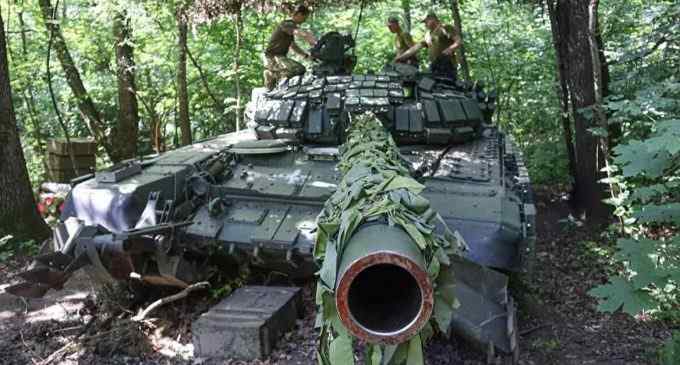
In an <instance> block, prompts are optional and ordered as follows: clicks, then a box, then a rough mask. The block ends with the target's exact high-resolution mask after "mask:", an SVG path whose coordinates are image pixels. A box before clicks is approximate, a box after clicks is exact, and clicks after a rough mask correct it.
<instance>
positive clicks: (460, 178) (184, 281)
mask: <svg viewBox="0 0 680 365" xmlns="http://www.w3.org/2000/svg"><path fill="white" fill-rule="evenodd" d="M353 46H354V41H353V39H352V37H351V36H348V35H341V34H339V33H335V32H331V33H328V34H326V35H325V36H324V37H322V38H321V39H320V41H319V42H318V43H317V45H316V47H315V48H314V49H312V52H311V54H313V55H314V56H315V57H316V59H317V60H318V64H317V65H316V67H314V69H313V71H312V72H310V73H308V74H306V75H302V76H296V77H292V78H290V79H285V80H281V81H280V83H279V84H278V86H276V87H275V88H274V89H272V90H265V89H255V90H254V91H253V94H252V99H251V101H250V103H249V104H248V107H247V111H246V113H245V114H246V119H247V121H248V126H249V128H248V129H247V130H243V131H240V132H235V133H228V134H224V135H220V136H216V137H213V138H209V139H206V140H203V141H199V142H196V143H194V144H192V145H188V146H185V147H181V148H178V149H176V150H173V151H170V152H167V153H164V154H161V155H158V156H152V157H150V158H144V159H134V160H128V161H124V162H122V163H120V164H116V165H114V166H111V167H110V168H107V169H104V170H101V171H98V172H96V173H95V174H93V175H90V176H85V177H82V178H79V179H77V180H75V181H73V185H74V186H73V189H72V191H71V192H70V194H69V196H68V197H67V199H66V201H65V205H64V209H63V212H62V215H61V220H60V223H59V224H58V225H57V227H56V228H55V229H54V234H53V238H52V240H50V242H49V246H50V247H49V250H47V252H45V253H43V254H41V255H40V256H38V257H36V265H34V266H33V268H32V269H30V270H29V271H27V272H24V273H22V274H20V275H19V276H20V277H21V278H22V281H21V282H19V283H17V284H14V285H13V286H11V287H8V288H7V289H6V291H7V292H10V293H12V294H15V295H18V296H23V297H41V296H43V295H44V294H45V293H46V292H47V291H49V290H51V289H57V290H58V289H60V288H61V287H62V286H63V285H64V283H65V282H66V281H67V280H68V279H69V277H70V276H71V275H72V274H73V273H74V272H75V271H76V270H79V269H85V270H86V271H87V272H88V274H90V275H91V276H92V278H93V279H95V280H96V281H98V282H100V283H114V282H120V281H129V280H134V281H136V282H138V283H140V282H141V283H144V284H145V285H160V286H171V287H179V288H182V287H187V286H188V285H190V284H192V283H195V282H197V281H199V280H202V279H205V276H206V275H207V271H208V270H206V265H207V263H208V262H209V261H210V260H211V258H215V257H219V261H220V263H221V265H220V266H222V267H237V266H238V265H241V264H243V263H248V264H249V265H252V266H253V267H257V268H260V269H262V270H268V271H275V272H278V273H285V274H286V275H288V276H290V277H291V278H300V279H304V278H312V277H313V276H314V275H315V274H316V273H319V275H320V276H321V279H322V281H321V282H320V285H322V284H323V285H326V286H330V292H332V293H334V295H335V305H336V306H337V307H336V308H337V311H338V312H339V315H340V320H341V321H342V323H343V325H344V326H345V327H346V328H348V329H349V331H350V333H351V334H352V335H353V336H355V337H359V338H362V339H364V340H365V341H367V342H369V343H379V344H398V343H403V342H404V341H407V340H408V338H409V337H411V336H413V335H414V333H417V332H418V331H420V330H421V329H422V328H423V326H424V323H426V322H427V321H428V320H429V319H430V317H432V315H433V306H435V305H436V300H435V299H433V295H432V292H433V290H434V289H435V287H436V283H435V282H433V281H432V280H430V279H429V278H428V276H427V271H428V270H429V269H430V268H429V267H424V265H425V264H424V263H425V262H428V260H429V261H431V260H432V256H433V255H431V254H430V255H428V254H427V253H426V252H425V251H423V250H418V249H417V247H418V245H416V243H417V242H415V241H414V239H413V238H414V236H413V234H411V233H412V232H407V231H405V230H404V229H400V228H399V227H398V226H397V227H396V228H395V225H394V224H393V222H391V221H390V219H382V220H381V219H374V220H369V221H367V222H364V221H362V222H360V226H359V225H357V227H354V228H355V229H354V230H353V231H351V232H349V233H348V235H347V237H345V241H346V242H347V245H346V246H345V249H344V251H343V252H333V253H332V254H333V255H334V256H333V257H332V258H329V255H331V253H329V250H328V249H325V250H323V251H324V252H323V255H324V256H325V258H326V260H319V247H316V252H315V244H317V243H318V241H319V239H318V238H319V235H320V233H322V232H325V231H324V229H320V227H319V225H318V222H319V219H321V217H323V216H324V215H328V207H329V204H331V203H332V204H334V205H332V206H335V207H343V208H341V209H340V210H339V212H342V209H347V208H348V206H349V204H346V203H347V202H343V201H334V200H338V198H337V197H338V194H337V191H339V190H341V189H344V188H346V189H347V191H350V190H351V188H352V184H353V181H358V180H360V178H359V177H352V176H349V177H348V176H347V175H348V174H351V173H352V172H351V171H353V170H350V172H349V173H348V172H347V171H346V170H345V173H344V174H343V173H342V172H341V170H340V169H338V168H337V166H338V164H339V162H340V163H342V161H341V160H342V159H343V154H344V153H346V152H347V151H346V147H345V146H344V145H343V143H345V142H347V137H348V131H349V130H350V126H351V124H352V120H353V119H354V118H356V116H358V115H366V113H369V114H370V116H371V118H373V119H375V120H376V121H377V122H379V125H380V128H379V129H380V130H383V131H384V134H385V135H387V136H389V137H388V138H389V139H390V140H391V141H393V142H394V143H392V144H391V146H392V147H390V148H393V149H395V151H396V152H390V154H391V155H393V156H396V157H397V158H398V159H399V161H400V162H399V163H398V164H397V165H398V167H392V170H398V171H399V176H400V177H401V178H406V179H410V180H409V181H411V180H413V181H417V184H419V186H421V187H420V188H418V197H415V198H414V199H415V200H417V199H420V197H422V198H424V199H426V200H427V202H428V203H427V206H426V208H427V209H423V210H420V211H419V212H418V214H419V216H420V214H421V213H422V214H423V216H427V217H428V218H427V219H426V220H424V221H423V222H425V223H423V225H424V226H425V228H423V229H425V231H426V232H430V233H432V232H435V231H436V232H448V233H449V235H451V234H452V235H453V236H454V238H453V239H454V240H455V241H456V242H457V243H458V244H460V247H461V250H460V251H457V252H455V253H451V254H447V255H448V256H447V257H448V258H446V259H442V260H445V261H446V262H447V263H450V264H447V267H446V268H445V269H441V270H440V275H444V276H446V275H448V276H450V277H453V278H455V279H454V280H455V286H452V289H451V290H452V291H453V293H454V294H455V298H456V300H457V302H458V303H459V305H458V306H457V307H455V306H452V308H453V307H455V309H454V310H453V312H452V313H451V315H450V317H447V323H449V322H450V324H448V325H447V328H445V329H442V330H443V331H444V332H448V331H451V332H453V333H456V334H459V335H461V336H463V337H465V338H467V339H468V340H470V341H471V343H473V344H475V345H478V346H479V347H481V348H483V349H486V350H487V351H490V352H497V353H502V354H507V355H508V356H509V357H511V358H514V359H516V358H517V354H518V346H517V332H516V319H515V308H514V305H513V302H512V297H511V295H510V294H509V293H508V287H507V285H508V275H509V274H510V273H512V272H516V271H520V270H523V269H525V268H526V267H527V265H528V263H529V258H530V257H531V253H532V251H533V242H534V238H535V233H534V216H535V209H534V206H533V204H532V193H531V188H530V183H529V178H528V175H527V171H526V168H525V167H524V164H523V160H522V157H521V153H520V152H519V151H518V149H517V148H516V146H515V144H514V143H513V141H512V139H511V138H510V136H508V135H506V134H504V133H503V132H502V131H501V130H499V128H498V127H497V126H495V125H493V123H492V115H493V112H494V109H495V95H494V94H493V93H487V92H485V90H484V89H483V85H482V84H481V83H469V82H461V81H457V82H454V81H452V80H450V79H449V78H447V77H441V76H437V75H432V74H428V73H421V72H418V71H417V70H416V69H414V68H412V67H410V66H407V65H391V66H387V67H386V68H385V69H384V70H382V71H381V72H379V73H375V74H364V75H359V74H353V73H352V72H351V70H352V67H353V66H352V65H353V64H354V63H355V59H354V58H353V56H352V54H351V53H350V52H351V49H352V47H353ZM360 134H361V133H359V135H360ZM362 143H363V144H368V145H371V144H372V143H373V142H372V141H368V142H365V143H364V142H362ZM362 146H363V145H362ZM343 148H344V150H343ZM361 148H362V149H363V147H361ZM355 163H360V162H355ZM395 166H396V165H395ZM373 173H375V172H373ZM367 174H368V173H367ZM367 174H364V175H362V176H361V178H365V177H366V176H367ZM369 178H371V179H372V177H369ZM412 185H413V184H412ZM383 187H384V186H383ZM407 193H408V192H407ZM343 204H344V205H343ZM414 209H415V208H414ZM414 211H415V210H414ZM434 216H436V217H438V218H439V219H438V220H437V222H436V223H433V224H432V225H431V228H428V227H430V226H429V223H427V222H430V220H429V219H430V218H431V217H434ZM388 218H389V217H388ZM426 221H427V222H426ZM321 228H323V227H321ZM421 228H422V227H421ZM341 234H342V233H341ZM433 234H434V233H433ZM414 247H415V248H416V249H414ZM315 253H316V255H315ZM438 253H439V252H438ZM329 260H330V261H334V262H335V264H337V267H336V266H333V269H332V270H333V273H332V278H333V279H332V280H326V281H325V282H324V281H323V278H324V270H325V269H324V267H322V266H325V265H324V264H323V263H324V262H330V261H329ZM329 281H333V283H332V284H331V283H329ZM395 283H396V284H395ZM381 298H382V299H384V298H391V300H392V302H390V303H389V304H383V302H387V301H386V300H382V299H381ZM449 320H450V321H449Z"/></svg>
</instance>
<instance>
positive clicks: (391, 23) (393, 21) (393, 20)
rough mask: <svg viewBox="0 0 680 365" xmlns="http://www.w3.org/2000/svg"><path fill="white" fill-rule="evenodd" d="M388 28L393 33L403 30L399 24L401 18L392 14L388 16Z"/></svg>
mask: <svg viewBox="0 0 680 365" xmlns="http://www.w3.org/2000/svg"><path fill="white" fill-rule="evenodd" d="M387 28H388V29H389V30H390V32H392V33H397V32H399V31H400V30H401V26H400V25H399V18H397V17H396V16H391V17H389V18H387Z"/></svg>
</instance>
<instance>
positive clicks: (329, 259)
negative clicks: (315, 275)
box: [319, 244, 338, 290]
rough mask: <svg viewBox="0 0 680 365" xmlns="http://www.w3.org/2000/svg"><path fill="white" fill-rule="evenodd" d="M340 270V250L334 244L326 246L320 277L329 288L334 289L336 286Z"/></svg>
mask: <svg viewBox="0 0 680 365" xmlns="http://www.w3.org/2000/svg"><path fill="white" fill-rule="evenodd" d="M337 271H338V252H337V250H336V249H335V245H334V244H330V245H328V247H326V256H325V258H324V260H323V264H322V265H321V272H320V274H319V277H320V279H321V282H322V283H323V284H324V285H325V286H326V287H327V288H329V289H331V290H333V289H334V288H335V280H336V278H337V274H338V273H337Z"/></svg>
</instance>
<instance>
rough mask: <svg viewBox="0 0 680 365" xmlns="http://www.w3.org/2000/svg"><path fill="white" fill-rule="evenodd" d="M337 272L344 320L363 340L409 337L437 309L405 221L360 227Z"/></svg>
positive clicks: (394, 341) (384, 341)
mask: <svg viewBox="0 0 680 365" xmlns="http://www.w3.org/2000/svg"><path fill="white" fill-rule="evenodd" d="M338 272H339V273H340V276H339V280H338V282H337V286H336V291H335V292H336V297H335V300H336V305H337V308H338V313H339V315H340V320H341V321H342V323H343V324H344V325H345V327H346V328H347V329H348V330H349V331H350V332H351V333H352V334H353V335H354V336H356V337H358V338H361V339H363V340H364V341H367V342H370V343H379V344H399V343H402V342H405V341H407V340H408V339H409V338H410V337H412V336H413V335H415V334H416V333H418V331H420V329H421V328H422V327H423V326H424V325H425V324H426V323H427V321H428V320H429V319H430V316H431V315H432V309H433V305H434V299H433V288H432V283H431V280H430V278H429V275H428V273H427V267H426V265H425V260H424V259H423V257H422V254H421V252H420V250H419V249H418V247H417V245H416V244H415V242H413V240H412V239H411V237H410V236H409V235H408V234H407V233H406V232H405V231H404V230H403V229H401V228H400V227H397V226H389V225H386V224H377V223H373V224H366V225H364V226H362V227H360V228H359V229H358V230H357V232H356V233H355V234H354V235H353V236H352V238H350V240H349V241H348V243H347V245H346V247H345V249H344V252H343V254H342V258H341V260H340V266H339V270H338Z"/></svg>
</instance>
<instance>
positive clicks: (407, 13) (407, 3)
mask: <svg viewBox="0 0 680 365" xmlns="http://www.w3.org/2000/svg"><path fill="white" fill-rule="evenodd" d="M401 8H402V9H403V10H404V28H405V29H406V31H407V32H408V33H411V23H412V22H411V0H401Z"/></svg>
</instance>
